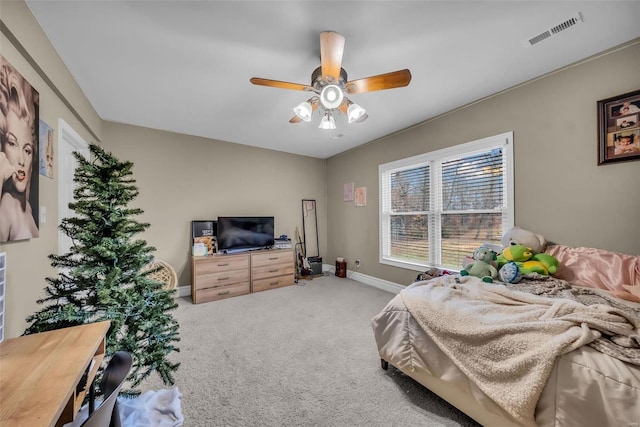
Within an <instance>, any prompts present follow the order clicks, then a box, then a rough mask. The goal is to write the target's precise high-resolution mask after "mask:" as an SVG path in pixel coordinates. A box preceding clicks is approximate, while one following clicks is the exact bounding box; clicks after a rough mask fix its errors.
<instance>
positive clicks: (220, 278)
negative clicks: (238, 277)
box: [218, 276, 229, 280]
mask: <svg viewBox="0 0 640 427" xmlns="http://www.w3.org/2000/svg"><path fill="white" fill-rule="evenodd" d="M218 280H229V276H227V277H218Z"/></svg>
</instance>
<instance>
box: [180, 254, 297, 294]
mask: <svg viewBox="0 0 640 427" xmlns="http://www.w3.org/2000/svg"><path fill="white" fill-rule="evenodd" d="M294 281H295V264H294V256H293V250H291V249H274V250H269V251H256V252H247V253H243V254H236V255H223V254H217V255H213V256H202V257H198V256H193V257H191V301H193V303H194V304H199V303H203V302H208V301H216V300H219V299H223V298H230V297H235V296H238V295H245V294H248V293H250V292H259V291H265V290H267V289H274V288H280V287H282V286H289V285H293V284H294Z"/></svg>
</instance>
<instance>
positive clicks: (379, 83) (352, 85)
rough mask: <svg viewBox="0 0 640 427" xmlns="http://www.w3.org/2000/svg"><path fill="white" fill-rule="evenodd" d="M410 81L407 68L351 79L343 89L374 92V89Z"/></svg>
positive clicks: (356, 91) (350, 91)
mask: <svg viewBox="0 0 640 427" xmlns="http://www.w3.org/2000/svg"><path fill="white" fill-rule="evenodd" d="M410 81H411V72H410V71H409V70H399V71H393V72H391V73H386V74H380V75H377V76H372V77H365V78H364V79H358V80H352V81H350V82H347V83H346V84H345V91H346V92H347V93H350V94H354V93H363V92H374V91H376V90H384V89H393V88H396V87H404V86H407V85H408V84H409V82H410Z"/></svg>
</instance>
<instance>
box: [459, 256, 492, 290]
mask: <svg viewBox="0 0 640 427" xmlns="http://www.w3.org/2000/svg"><path fill="white" fill-rule="evenodd" d="M495 259H496V253H495V252H494V251H492V250H491V249H487V248H478V249H476V250H475V251H474V252H473V261H472V262H470V263H469V264H467V266H466V267H465V268H464V269H463V270H461V271H460V275H461V276H475V277H479V278H481V279H482V281H483V282H487V283H491V282H493V279H495V278H496V277H498V270H497V269H496V268H495V267H494V266H493V265H492V264H491V263H492V261H495Z"/></svg>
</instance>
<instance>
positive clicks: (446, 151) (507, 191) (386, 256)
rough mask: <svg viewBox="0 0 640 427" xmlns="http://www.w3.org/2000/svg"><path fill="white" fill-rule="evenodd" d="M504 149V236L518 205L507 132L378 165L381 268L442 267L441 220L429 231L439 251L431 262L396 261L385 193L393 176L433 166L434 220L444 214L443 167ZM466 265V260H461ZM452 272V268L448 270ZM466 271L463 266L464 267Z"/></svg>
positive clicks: (510, 136)
mask: <svg viewBox="0 0 640 427" xmlns="http://www.w3.org/2000/svg"><path fill="white" fill-rule="evenodd" d="M496 148H502V149H503V157H504V174H503V179H504V185H503V190H502V191H503V200H504V205H505V206H504V207H503V210H502V213H503V215H502V217H503V222H502V231H503V234H504V233H506V232H507V231H508V230H509V229H511V228H512V227H513V226H514V218H515V203H514V168H513V132H506V133H502V134H499V135H494V136H490V137H487V138H482V139H478V140H475V141H471V142H467V143H463V144H459V145H455V146H452V147H447V148H443V149H440V150H436V151H431V152H428V153H423V154H419V155H416V156H412V157H407V158H404V159H399V160H395V161H393V162H389V163H384V164H380V165H378V196H379V220H378V221H379V237H378V242H379V247H378V256H379V260H378V261H379V262H380V264H385V265H391V266H394V267H400V268H404V269H409V270H415V271H424V270H425V269H428V268H431V267H441V266H440V262H441V255H442V248H441V245H440V235H441V232H440V231H441V230H440V227H441V222H442V221H441V220H440V221H429V222H430V223H433V225H434V227H435V228H434V229H430V230H429V247H431V248H437V249H438V250H437V251H436V253H435V254H433V253H430V254H429V261H428V262H427V263H421V262H417V261H407V260H399V259H397V258H392V257H391V255H390V253H391V238H390V236H391V225H390V221H391V217H392V214H393V212H391V193H390V192H389V194H388V197H385V196H387V195H386V194H385V189H386V188H389V187H390V178H391V175H392V174H393V173H396V172H399V171H402V170H407V169H415V168H418V167H422V166H426V165H428V166H429V174H430V179H429V184H430V190H429V191H430V194H431V200H430V207H429V210H428V211H427V212H426V214H427V215H428V216H429V217H431V216H432V215H437V214H438V213H439V212H441V206H440V204H441V203H442V197H441V196H442V188H441V186H440V178H439V176H440V175H441V173H442V163H443V162H446V161H448V160H451V159H456V158H460V157H467V156H471V155H474V154H478V153H482V152H486V151H489V150H492V149H496ZM461 261H462V260H461ZM447 268H449V267H447ZM460 268H462V266H460Z"/></svg>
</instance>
